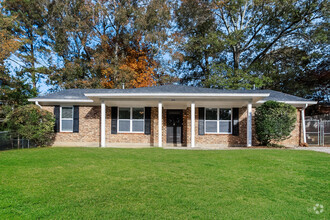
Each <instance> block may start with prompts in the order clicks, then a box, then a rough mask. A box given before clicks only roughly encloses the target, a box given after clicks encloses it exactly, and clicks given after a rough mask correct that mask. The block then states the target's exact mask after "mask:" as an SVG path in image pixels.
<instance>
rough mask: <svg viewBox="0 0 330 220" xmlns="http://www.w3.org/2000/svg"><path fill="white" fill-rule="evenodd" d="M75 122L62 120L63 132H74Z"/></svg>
mask: <svg viewBox="0 0 330 220" xmlns="http://www.w3.org/2000/svg"><path fill="white" fill-rule="evenodd" d="M72 127H73V120H62V131H72Z"/></svg>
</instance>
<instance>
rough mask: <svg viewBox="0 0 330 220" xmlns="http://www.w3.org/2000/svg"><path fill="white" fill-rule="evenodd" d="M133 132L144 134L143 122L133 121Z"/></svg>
mask: <svg viewBox="0 0 330 220" xmlns="http://www.w3.org/2000/svg"><path fill="white" fill-rule="evenodd" d="M132 123H133V132H143V126H144V123H143V121H134V120H133V122H132Z"/></svg>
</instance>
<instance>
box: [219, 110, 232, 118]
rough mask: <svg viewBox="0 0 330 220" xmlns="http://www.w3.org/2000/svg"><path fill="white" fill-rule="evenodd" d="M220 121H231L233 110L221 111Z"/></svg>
mask: <svg viewBox="0 0 330 220" xmlns="http://www.w3.org/2000/svg"><path fill="white" fill-rule="evenodd" d="M219 119H220V120H231V109H224V108H221V109H220V118H219Z"/></svg>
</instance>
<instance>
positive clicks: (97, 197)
mask: <svg viewBox="0 0 330 220" xmlns="http://www.w3.org/2000/svg"><path fill="white" fill-rule="evenodd" d="M329 162H330V156H329V155H328V154H325V153H318V152H311V151H294V150H231V151H189V150H163V149H156V148H151V149H100V148H43V149H28V150H11V151H3V152H0V218H2V219H12V218H16V219H21V218H24V219H27V218H28V219H36V218H57V219H63V218H65V219H69V218H70V219H71V218H73V219H78V218H79V219H81V218H84V219H93V218H103V219H108V218H115V219H128V218H129V219H141V218H142V219H165V218H166V219H172V218H175V219H192V218H198V219H330V215H329V210H330V201H329V195H330V194H329V191H330V190H329V182H330V181H329V180H330V172H329V167H330V166H329V165H330V163H329ZM315 204H322V205H323V207H324V210H323V212H322V213H321V214H316V213H315V211H314V210H313V207H314V206H315Z"/></svg>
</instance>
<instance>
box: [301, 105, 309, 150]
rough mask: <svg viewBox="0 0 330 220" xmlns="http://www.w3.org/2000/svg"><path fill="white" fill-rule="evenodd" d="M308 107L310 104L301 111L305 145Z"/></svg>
mask: <svg viewBox="0 0 330 220" xmlns="http://www.w3.org/2000/svg"><path fill="white" fill-rule="evenodd" d="M307 107H308V104H305V107H303V108H302V109H301V123H302V129H303V138H304V143H305V144H306V143H307V139H306V124H305V109H306V108H307Z"/></svg>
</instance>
